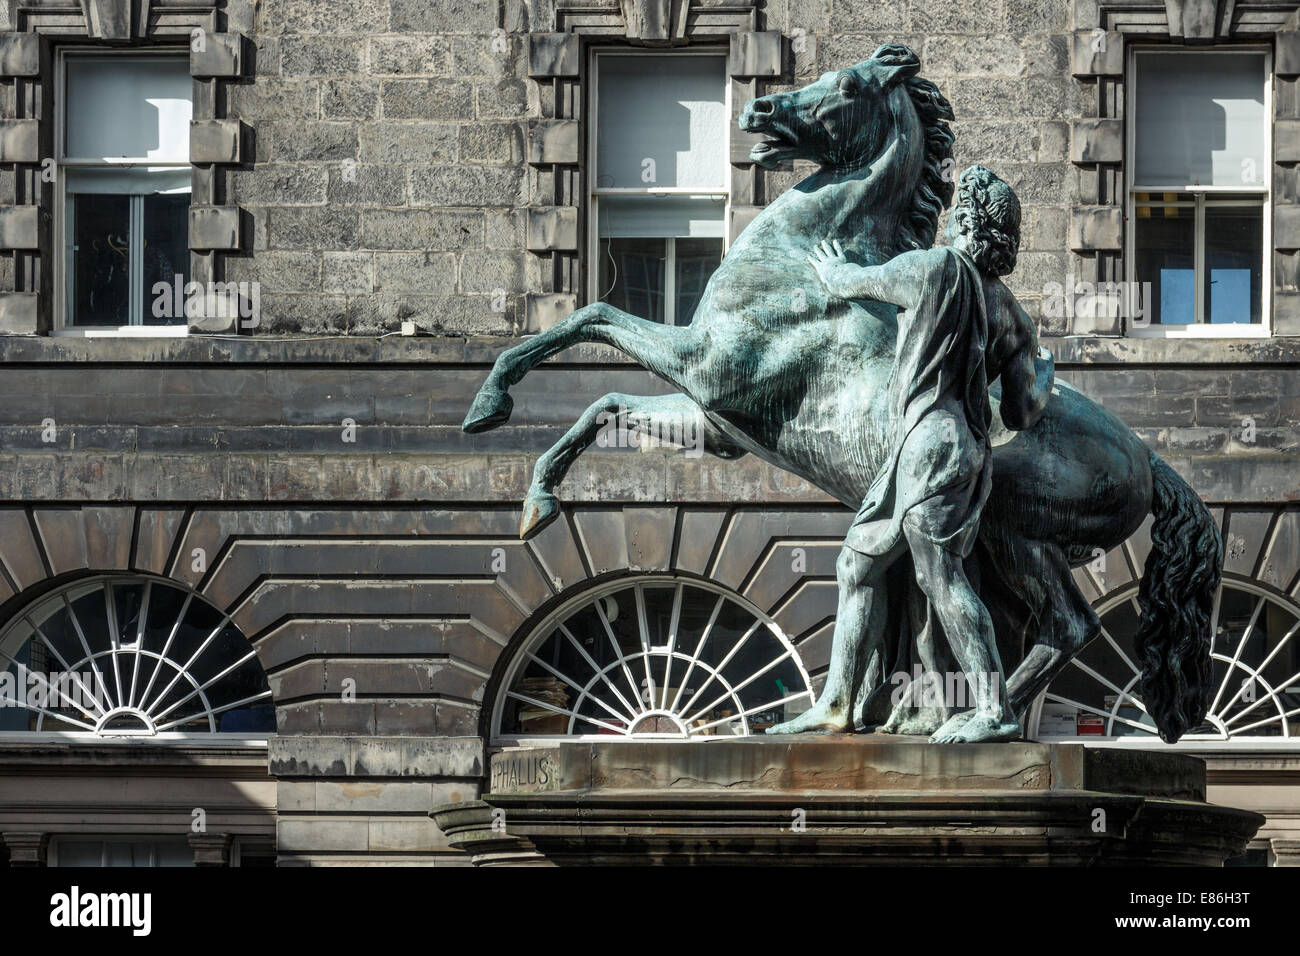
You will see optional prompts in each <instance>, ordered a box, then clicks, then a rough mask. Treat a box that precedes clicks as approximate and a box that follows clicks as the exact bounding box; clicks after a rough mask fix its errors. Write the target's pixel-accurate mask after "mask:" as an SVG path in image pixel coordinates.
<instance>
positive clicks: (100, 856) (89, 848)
mask: <svg viewBox="0 0 1300 956" xmlns="http://www.w3.org/2000/svg"><path fill="white" fill-rule="evenodd" d="M58 865H59V866H60V867H64V866H103V865H104V844H103V842H102V841H100V840H60V841H59V852H58Z"/></svg>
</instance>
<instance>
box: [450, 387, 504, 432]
mask: <svg viewBox="0 0 1300 956" xmlns="http://www.w3.org/2000/svg"><path fill="white" fill-rule="evenodd" d="M514 407H515V400H514V399H513V398H511V397H510V394H509V393H508V392H504V391H502V390H501V389H499V388H489V387H487V386H484V387H483V388H481V389H479V392H478V394H477V395H475V396H474V404H473V405H471V406H470V407H469V414H468V415H466V416H465V421H464V422H463V423H462V424H461V426H460V427H461V430H462V431H465V432H468V433H469V434H471V435H476V434H478V433H479V432H485V431H487V430H488V429H489V428H496V427H497V426H498V425H504V424H505V423H506V422H508V421H509V420H510V413H511V412H512V411H514Z"/></svg>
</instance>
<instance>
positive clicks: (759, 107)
mask: <svg viewBox="0 0 1300 956" xmlns="http://www.w3.org/2000/svg"><path fill="white" fill-rule="evenodd" d="M745 110H746V112H749V113H758V114H759V115H762V116H769V115H771V114H772V113H775V112H776V104H775V103H773V102H772V100H771V98H770V97H766V96H764V97H762V98H761V99H757V100H750V101H749V103H748V104H746V106H745Z"/></svg>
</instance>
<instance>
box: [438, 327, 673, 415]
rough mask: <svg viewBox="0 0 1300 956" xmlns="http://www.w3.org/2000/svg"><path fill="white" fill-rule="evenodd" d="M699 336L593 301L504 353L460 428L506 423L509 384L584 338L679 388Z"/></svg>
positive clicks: (511, 403) (510, 403) (511, 404)
mask: <svg viewBox="0 0 1300 956" xmlns="http://www.w3.org/2000/svg"><path fill="white" fill-rule="evenodd" d="M697 338H698V336H697V334H695V333H692V332H691V328H690V326H674V325H664V324H662V323H660V322H649V321H647V320H646V319H640V318H637V317H636V316H635V315H632V314H631V313H628V312H624V311H623V310H622V309H616V308H614V307H613V306H612V305H609V304H607V303H605V302H593V303H592V304H591V305H588V306H584V307H582V308H581V309H579V310H578V311H577V312H574V313H573V314H571V315H569V316H568V317H567V318H565V319H564V320H562V321H561V322H559V323H557V324H556V325H555V326H554V327H552V328H550V329H548V330H547V331H545V332H542V333H540V334H538V335H535V336H533V337H532V338H530V339H528V341H526V342H521V343H520V344H519V345H516V346H515V347H514V348H511V349H507V350H506V351H505V352H502V353H501V355H500V356H498V358H497V360H496V362H495V363H494V364H493V366H492V371H491V372H489V373H488V377H487V379H486V380H485V381H484V382H483V384H482V386H480V387H479V390H478V394H477V395H476V396H475V397H474V403H473V404H472V405H471V406H470V409H469V414H467V415H466V416H465V421H464V424H462V425H461V428H463V429H464V430H465V431H467V432H469V433H470V434H474V433H477V432H483V431H487V430H488V429H490V428H496V427H497V426H498V425H504V424H505V423H506V422H507V421H509V419H510V413H511V411H512V410H513V409H514V400H513V399H512V398H511V397H510V394H509V389H510V386H512V385H516V384H518V382H519V381H520V379H522V378H523V377H524V376H525V375H527V374H528V373H529V372H530V371H531V370H532V369H533V368H534V367H535V366H537V365H539V364H540V363H542V362H544V361H545V360H546V359H548V358H550V357H551V356H552V355H555V354H556V353H557V352H562V351H564V350H565V349H567V348H569V347H570V346H572V345H578V344H580V343H583V342H601V343H604V344H606V345H612V346H614V348H616V349H618V350H619V351H620V352H622V353H624V354H625V355H627V356H628V357H629V358H631V359H633V360H634V361H635V362H636V363H637V364H639V365H641V366H642V367H643V368H645V369H646V370H648V371H650V372H653V373H654V374H656V375H658V376H659V377H660V378H662V379H665V380H666V381H668V382H671V383H672V384H673V385H676V386H677V387H678V388H681V387H682V384H681V382H682V378H683V377H684V373H685V371H686V369H687V368H688V367H689V366H690V363H691V360H692V356H693V355H694V353H695V351H696V346H695V343H696V341H697Z"/></svg>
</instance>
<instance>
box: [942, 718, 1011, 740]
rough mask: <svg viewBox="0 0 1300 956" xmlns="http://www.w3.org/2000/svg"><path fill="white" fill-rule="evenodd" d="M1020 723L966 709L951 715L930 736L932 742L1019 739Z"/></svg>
mask: <svg viewBox="0 0 1300 956" xmlns="http://www.w3.org/2000/svg"><path fill="white" fill-rule="evenodd" d="M1019 737H1020V724H1019V723H1018V722H1017V721H1015V720H1009V721H1003V720H997V719H995V718H993V717H986V716H984V715H978V716H977V715H975V714H974V713H973V712H972V711H964V712H963V713H960V714H954V715H953V716H952V717H949V718H948V720H947V721H946V722H945V723H944V725H943V726H942V727H940V728H939V729H938V730H936V731H935V732H934V735H933V736H932V737H931V738H930V743H932V744H978V743H989V742H991V741H996V740H1017V739H1019Z"/></svg>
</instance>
